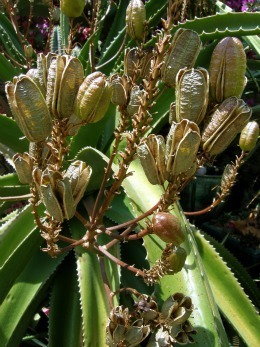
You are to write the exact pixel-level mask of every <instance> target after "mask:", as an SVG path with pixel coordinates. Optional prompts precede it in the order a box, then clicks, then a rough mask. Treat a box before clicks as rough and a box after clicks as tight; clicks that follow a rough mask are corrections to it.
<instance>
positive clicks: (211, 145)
mask: <svg viewBox="0 0 260 347" xmlns="http://www.w3.org/2000/svg"><path fill="white" fill-rule="evenodd" d="M251 114H252V110H251V108H250V107H249V106H247V104H246V103H245V102H244V101H243V100H242V99H237V98H236V97H230V98H228V99H226V100H224V101H223V102H222V103H221V104H220V105H219V107H218V108H217V109H216V110H215V112H214V113H213V115H212V118H211V120H210V122H209V123H208V125H207V126H206V128H205V130H204V131H203V133H202V145H203V150H204V151H205V152H207V153H208V155H210V156H213V155H217V154H219V153H221V152H223V151H224V150H225V149H226V148H227V147H228V146H229V145H230V143H231V142H232V141H233V140H234V138H235V137H236V135H237V134H238V133H240V132H241V131H242V129H243V128H244V126H245V124H246V123H247V122H248V121H249V119H250V117H251Z"/></svg>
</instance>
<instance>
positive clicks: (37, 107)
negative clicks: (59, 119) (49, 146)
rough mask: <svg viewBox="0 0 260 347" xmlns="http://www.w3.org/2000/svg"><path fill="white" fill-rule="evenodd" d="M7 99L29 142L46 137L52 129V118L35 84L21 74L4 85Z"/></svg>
mask: <svg viewBox="0 0 260 347" xmlns="http://www.w3.org/2000/svg"><path fill="white" fill-rule="evenodd" d="M6 94H7V99H8V102H9V105H10V108H11V110H12V113H13V116H14V118H15V120H16V121H17V124H18V125H19V127H20V129H21V130H22V132H23V133H24V135H25V136H26V137H27V139H28V140H29V141H31V142H39V141H43V140H44V139H46V137H48V136H49V135H50V134H51V131H52V120H51V116H50V113H49V110H48V107H47V104H46V102H45V100H44V97H43V95H42V93H41V91H40V89H39V88H38V87H37V85H36V84H35V83H34V82H33V80H31V79H30V78H29V77H27V76H24V75H21V76H19V77H17V79H14V83H8V84H7V85H6Z"/></svg>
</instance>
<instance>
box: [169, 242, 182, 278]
mask: <svg viewBox="0 0 260 347" xmlns="http://www.w3.org/2000/svg"><path fill="white" fill-rule="evenodd" d="M186 258H187V252H186V251H185V249H184V248H182V247H177V248H176V249H174V250H173V252H172V254H170V255H169V257H167V258H166V261H167V262H168V263H169V272H168V273H169V274H175V273H177V272H180V271H181V270H182V268H183V266H184V264H185V260H186Z"/></svg>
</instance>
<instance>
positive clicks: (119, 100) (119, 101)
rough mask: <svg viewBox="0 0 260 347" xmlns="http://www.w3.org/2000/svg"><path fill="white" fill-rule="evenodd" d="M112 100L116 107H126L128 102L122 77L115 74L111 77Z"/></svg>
mask: <svg viewBox="0 0 260 347" xmlns="http://www.w3.org/2000/svg"><path fill="white" fill-rule="evenodd" d="M110 81H111V88H112V98H111V101H112V103H113V104H115V105H121V106H122V105H125V104H126V101H127V94H126V90H125V87H124V83H123V79H122V77H121V76H120V75H118V74H115V75H113V76H111V79H110Z"/></svg>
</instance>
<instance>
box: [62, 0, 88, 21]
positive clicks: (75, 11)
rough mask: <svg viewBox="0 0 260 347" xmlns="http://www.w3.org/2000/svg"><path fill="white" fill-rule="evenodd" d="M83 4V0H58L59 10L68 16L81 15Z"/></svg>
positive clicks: (84, 2)
mask: <svg viewBox="0 0 260 347" xmlns="http://www.w3.org/2000/svg"><path fill="white" fill-rule="evenodd" d="M85 5H86V1H85V0H73V1H72V0H60V9H61V12H62V13H64V14H65V15H66V16H68V17H73V18H75V17H79V16H81V14H82V12H83V10H84V7H85Z"/></svg>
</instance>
